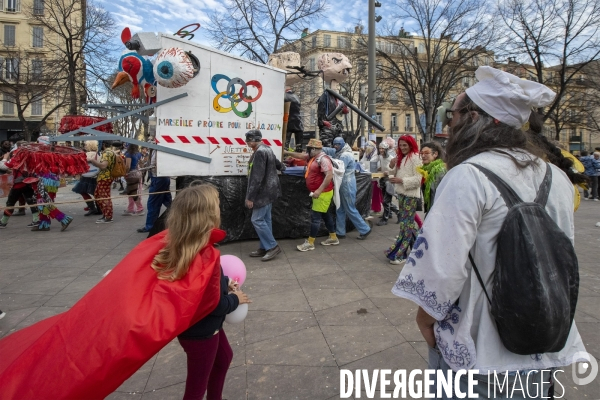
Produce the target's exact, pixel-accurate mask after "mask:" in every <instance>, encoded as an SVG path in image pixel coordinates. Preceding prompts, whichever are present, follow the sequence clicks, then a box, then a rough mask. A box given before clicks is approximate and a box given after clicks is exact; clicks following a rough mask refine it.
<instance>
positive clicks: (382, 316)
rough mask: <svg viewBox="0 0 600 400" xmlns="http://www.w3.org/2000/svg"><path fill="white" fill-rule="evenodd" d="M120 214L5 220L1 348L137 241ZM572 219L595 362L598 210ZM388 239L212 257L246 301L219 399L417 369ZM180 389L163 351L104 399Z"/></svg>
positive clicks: (118, 206) (580, 390)
mask: <svg viewBox="0 0 600 400" xmlns="http://www.w3.org/2000/svg"><path fill="white" fill-rule="evenodd" d="M70 189H71V186H68V187H67V188H63V189H61V190H60V191H59V194H58V200H71V199H77V195H75V194H74V193H72V192H71V191H70ZM116 193H117V192H116V190H113V195H116ZM0 201H4V200H0ZM144 203H145V200H144ZM125 204H126V202H125V200H123V199H120V200H116V201H115V222H114V223H113V224H106V225H97V224H95V223H94V222H95V219H96V218H95V217H83V214H84V211H83V210H82V207H83V205H81V204H72V205H65V206H61V207H60V208H61V209H62V210H64V211H66V212H67V213H68V214H70V215H72V216H74V217H75V220H74V221H73V223H72V224H71V226H70V227H69V229H67V230H66V231H65V232H60V229H58V227H57V226H56V225H54V224H53V228H52V230H51V231H50V232H30V231H29V230H28V229H27V228H25V225H26V224H27V223H29V221H30V219H29V212H28V215H27V217H13V218H11V220H10V222H9V226H8V228H7V229H4V230H2V231H0V241H1V243H2V251H1V254H2V256H1V258H0V260H1V262H0V309H2V310H3V311H6V312H7V315H6V317H5V318H4V319H2V320H0V337H3V336H5V335H8V334H10V333H11V332H14V331H16V330H19V329H21V328H24V327H26V326H28V325H31V324H33V323H35V322H37V321H39V320H41V319H44V318H47V317H50V316H52V315H56V314H58V313H61V312H64V311H65V310H67V309H68V308H69V307H70V306H72V305H73V304H74V303H75V302H76V301H77V300H78V299H79V298H81V296H83V294H85V293H86V291H87V290H89V289H90V288H91V287H92V286H94V285H95V284H96V283H97V282H98V281H99V280H100V279H101V278H102V275H103V274H104V273H105V272H106V271H107V270H109V269H111V268H112V267H113V266H114V265H115V264H117V263H118V262H119V261H120V260H121V259H122V258H123V256H125V255H126V254H127V253H128V252H129V251H130V250H131V249H132V248H133V247H134V246H136V245H137V244H138V243H139V242H140V241H141V240H143V239H144V238H145V237H146V235H145V234H140V233H137V232H136V231H135V229H136V228H138V227H140V226H142V225H143V222H144V221H143V220H144V218H145V217H131V216H130V217H125V216H120V214H121V212H122V211H123V210H124V209H125ZM575 216H576V250H577V254H578V257H579V262H580V275H581V288H580V297H579V303H578V309H577V314H576V317H575V319H576V321H577V325H578V328H579V331H580V332H581V335H582V337H583V340H584V343H585V345H586V347H587V350H588V351H589V352H590V353H591V354H592V355H593V356H594V357H596V359H599V360H600V345H599V338H600V329H599V328H600V261H599V259H600V228H598V227H595V223H596V222H599V221H600V203H598V202H591V201H586V202H582V205H581V208H580V210H579V211H578V212H577V213H576V214H575ZM396 229H397V225H395V224H389V225H387V226H383V227H375V229H374V231H373V233H372V234H371V235H370V236H369V238H368V239H367V240H366V241H358V240H356V239H355V237H356V235H357V233H356V232H351V233H349V234H348V237H347V238H346V239H343V240H341V244H340V245H339V246H328V247H325V246H320V245H318V244H317V246H316V247H317V249H316V250H315V251H312V252H307V253H300V252H298V251H297V250H296V245H297V244H299V243H300V242H301V240H283V241H281V242H280V245H281V247H282V250H283V252H282V254H281V255H279V256H278V257H277V258H276V259H275V260H273V261H271V262H268V263H263V262H261V261H260V260H257V259H252V258H250V257H248V256H247V254H248V253H249V252H250V251H251V250H254V249H255V248H256V247H257V244H258V242H257V241H244V242H236V243H229V244H225V245H223V246H221V253H222V254H233V255H236V256H238V257H240V258H242V260H244V262H245V263H246V267H247V270H248V278H247V280H246V282H245V284H244V286H243V288H242V289H243V290H244V291H246V292H247V293H248V294H249V295H250V296H251V298H252V300H253V303H252V304H251V305H250V311H249V313H248V317H247V318H246V320H245V322H244V323H242V324H239V325H230V324H226V325H225V331H226V333H227V336H228V337H229V341H230V343H231V345H232V348H233V351H234V354H235V355H234V359H233V362H232V364H231V368H230V371H229V373H228V376H227V382H226V384H225V393H224V398H227V399H229V400H238V399H338V398H339V395H340V388H339V385H340V378H339V376H340V372H339V371H340V369H341V368H347V369H351V370H355V369H369V370H371V371H372V370H373V369H381V368H388V369H392V370H395V369H407V370H411V369H416V368H419V369H424V368H426V365H427V362H426V360H427V346H426V344H425V342H424V341H423V339H422V337H421V335H420V333H419V331H418V329H417V327H416V324H415V322H414V319H415V314H416V306H415V305H414V304H413V303H411V302H409V301H406V300H403V299H399V298H397V297H395V296H393V295H392V294H391V292H390V289H391V287H392V284H393V283H394V282H395V279H396V278H397V276H398V273H399V271H400V270H401V268H402V265H400V266H395V265H390V264H389V263H387V262H386V259H385V257H384V255H383V250H384V249H386V248H387V247H388V246H389V245H390V244H391V243H392V241H393V239H394V236H395V234H396ZM318 241H319V240H317V243H318ZM570 376H571V369H570V368H567V369H566V372H565V374H564V375H562V379H560V378H561V375H559V380H560V381H561V383H562V384H563V385H564V386H565V390H566V395H565V396H564V397H563V398H566V399H569V400H578V399H598V398H600V378H597V379H596V380H595V381H594V382H592V383H591V384H590V385H587V386H575V385H574V384H573V383H572V380H571V378H570ZM185 377H186V361H185V353H184V352H183V350H182V349H181V347H180V346H179V344H178V342H177V340H174V341H173V342H171V343H170V344H169V345H167V346H166V347H165V348H164V349H162V350H161V351H160V352H159V353H158V354H157V355H155V356H154V357H152V359H150V360H149V361H148V362H147V363H146V364H145V365H144V366H143V367H142V368H140V370H139V371H137V372H136V373H135V374H134V375H133V376H132V377H131V378H130V379H128V380H127V381H126V382H125V383H123V385H122V386H121V387H120V388H118V390H117V391H116V392H115V393H113V394H112V395H110V396H109V397H108V398H109V399H112V400H118V399H132V400H133V399H142V398H143V399H144V400H151V399H171V398H172V399H179V398H181V397H182V395H183V390H184V385H185ZM560 393H561V389H560V388H558V389H557V395H560ZM362 398H366V395H365V393H362ZM375 398H380V397H379V392H378V391H377V392H376V395H375Z"/></svg>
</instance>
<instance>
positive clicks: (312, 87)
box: [308, 79, 316, 97]
mask: <svg viewBox="0 0 600 400" xmlns="http://www.w3.org/2000/svg"><path fill="white" fill-rule="evenodd" d="M315 91H316V90H315V80H314V79H313V80H311V81H310V91H309V92H308V95H309V96H310V97H314V96H315Z"/></svg>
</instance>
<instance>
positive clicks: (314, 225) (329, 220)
mask: <svg viewBox="0 0 600 400" xmlns="http://www.w3.org/2000/svg"><path fill="white" fill-rule="evenodd" d="M321 219H323V221H325V227H326V228H327V231H328V232H329V233H333V232H335V225H334V223H333V217H332V216H331V214H329V213H328V212H324V213H322V212H318V211H315V210H310V237H313V238H314V237H317V235H318V234H319V228H320V227H321Z"/></svg>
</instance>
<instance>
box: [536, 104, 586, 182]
mask: <svg viewBox="0 0 600 400" xmlns="http://www.w3.org/2000/svg"><path fill="white" fill-rule="evenodd" d="M543 126H544V120H543V119H542V116H541V115H540V114H538V113H537V112H532V113H531V115H530V116H529V130H528V131H527V136H528V139H529V140H530V141H531V142H532V143H533V144H534V145H535V146H537V147H539V148H540V149H541V150H542V151H543V152H544V155H545V157H544V158H546V159H547V160H548V161H549V162H551V163H552V164H554V165H556V166H557V167H558V168H560V169H561V170H562V171H563V172H564V173H565V174H567V177H568V178H569V180H570V181H571V183H573V184H575V185H577V184H582V183H588V182H589V181H590V179H589V178H588V177H587V176H586V175H584V174H582V173H579V172H577V170H576V169H575V168H573V160H570V159H568V158H567V157H565V156H563V154H562V152H561V150H560V149H559V148H558V146H556V145H555V144H554V143H552V142H550V141H549V140H548V139H547V138H546V137H545V136H544V135H542V128H543Z"/></svg>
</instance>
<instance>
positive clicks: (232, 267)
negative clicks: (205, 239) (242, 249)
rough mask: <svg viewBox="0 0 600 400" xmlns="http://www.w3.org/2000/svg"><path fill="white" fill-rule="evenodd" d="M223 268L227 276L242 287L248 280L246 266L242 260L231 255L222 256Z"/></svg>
mask: <svg viewBox="0 0 600 400" xmlns="http://www.w3.org/2000/svg"><path fill="white" fill-rule="evenodd" d="M221 267H222V268H223V273H224V274H225V276H228V277H229V279H232V280H234V281H236V282H237V283H238V284H239V285H240V286H242V284H243V283H244V281H245V280H246V266H245V265H244V262H243V261H242V260H240V259H239V258H238V257H236V256H232V255H229V254H228V255H224V256H221Z"/></svg>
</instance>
